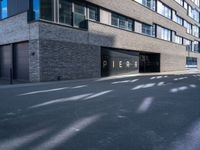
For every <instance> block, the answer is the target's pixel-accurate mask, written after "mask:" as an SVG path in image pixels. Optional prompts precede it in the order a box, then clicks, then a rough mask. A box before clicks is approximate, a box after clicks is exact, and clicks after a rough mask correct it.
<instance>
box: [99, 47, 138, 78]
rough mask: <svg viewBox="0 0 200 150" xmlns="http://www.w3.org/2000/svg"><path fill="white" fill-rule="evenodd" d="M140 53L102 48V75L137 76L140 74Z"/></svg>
mask: <svg viewBox="0 0 200 150" xmlns="http://www.w3.org/2000/svg"><path fill="white" fill-rule="evenodd" d="M138 64H139V53H138V52H134V51H127V50H121V49H110V48H102V50H101V75H102V76H110V75H117V74H135V73H138V72H139V65H138Z"/></svg>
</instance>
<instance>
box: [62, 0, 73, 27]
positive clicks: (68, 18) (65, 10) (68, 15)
mask: <svg viewBox="0 0 200 150" xmlns="http://www.w3.org/2000/svg"><path fill="white" fill-rule="evenodd" d="M59 22H60V23H64V24H67V25H72V3H71V2H69V1H68V0H60V1H59Z"/></svg>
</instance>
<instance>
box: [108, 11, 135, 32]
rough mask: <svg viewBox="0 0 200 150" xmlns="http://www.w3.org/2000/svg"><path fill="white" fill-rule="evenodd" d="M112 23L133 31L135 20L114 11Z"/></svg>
mask: <svg viewBox="0 0 200 150" xmlns="http://www.w3.org/2000/svg"><path fill="white" fill-rule="evenodd" d="M111 25H113V26H116V27H119V28H121V29H125V30H129V31H133V20H132V19H129V18H126V17H124V16H121V15H117V14H115V13H112V18H111Z"/></svg>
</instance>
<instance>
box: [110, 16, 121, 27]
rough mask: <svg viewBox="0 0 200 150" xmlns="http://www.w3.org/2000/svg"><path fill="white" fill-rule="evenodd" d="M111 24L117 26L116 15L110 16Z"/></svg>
mask: <svg viewBox="0 0 200 150" xmlns="http://www.w3.org/2000/svg"><path fill="white" fill-rule="evenodd" d="M111 24H112V25H113V26H119V17H118V15H116V14H112V20H111Z"/></svg>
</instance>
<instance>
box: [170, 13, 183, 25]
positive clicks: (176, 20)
mask: <svg viewBox="0 0 200 150" xmlns="http://www.w3.org/2000/svg"><path fill="white" fill-rule="evenodd" d="M172 20H173V21H174V22H176V23H178V24H180V25H183V19H182V18H181V17H179V16H178V15H176V12H175V11H173V12H172Z"/></svg>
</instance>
